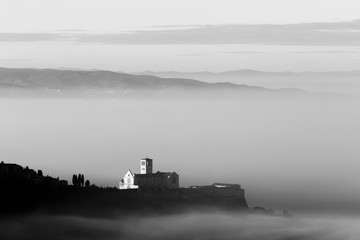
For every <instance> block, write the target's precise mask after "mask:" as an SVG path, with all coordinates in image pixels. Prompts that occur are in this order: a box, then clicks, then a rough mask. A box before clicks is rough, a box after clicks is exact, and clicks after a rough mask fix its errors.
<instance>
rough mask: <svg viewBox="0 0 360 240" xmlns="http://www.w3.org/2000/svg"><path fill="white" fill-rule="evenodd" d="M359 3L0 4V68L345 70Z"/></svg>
mask: <svg viewBox="0 0 360 240" xmlns="http://www.w3.org/2000/svg"><path fill="white" fill-rule="evenodd" d="M358 7H359V3H358V1H356V0H345V1H337V0H333V1H325V0H312V1H309V0H301V1H300V0H292V1H288V0H272V1H269V0H251V1H250V0H240V1H239V0H236V1H235V0H226V1H214V0H213V1H203V0H197V1H188V0H185V1H165V0H154V1H146V0H135V1H112V0H107V1H99V0H90V1H89V0H87V1H83V0H77V1H67V0H65V1H45V0H34V1H20V0H15V1H14V0H12V1H8V0H5V1H2V3H1V8H0V51H1V56H0V65H1V66H5V67H39V68H44V67H51V68H61V67H64V68H70V67H72V68H102V69H110V70H119V71H127V72H136V71H144V70H155V71H160V70H162V71H165V70H178V71H203V70H210V71H226V70H230V69H239V68H250V69H257V70H266V71H288V70H293V71H306V70H311V71H330V70H352V69H356V68H357V66H358V65H359V62H360V46H359V45H360V44H359V42H360V21H359V20H357V19H359V18H360V16H359V14H358V11H357V9H358ZM299 53H300V54H299ZM154 60H155V61H154ZM195 63H196V64H195Z"/></svg>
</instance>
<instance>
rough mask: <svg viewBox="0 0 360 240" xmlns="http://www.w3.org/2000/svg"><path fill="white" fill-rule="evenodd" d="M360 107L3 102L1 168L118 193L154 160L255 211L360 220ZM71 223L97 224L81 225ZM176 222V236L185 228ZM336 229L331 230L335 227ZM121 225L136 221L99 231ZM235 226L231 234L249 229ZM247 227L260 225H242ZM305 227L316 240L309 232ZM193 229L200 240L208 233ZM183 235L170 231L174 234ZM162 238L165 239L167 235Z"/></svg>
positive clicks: (307, 102)
mask: <svg viewBox="0 0 360 240" xmlns="http://www.w3.org/2000/svg"><path fill="white" fill-rule="evenodd" d="M359 107H360V106H359V101H357V100H355V99H331V98H327V99H322V98H321V97H319V98H311V99H296V100H294V99H292V98H291V97H290V96H287V97H284V98H282V99H276V100H275V99H261V100H255V99H251V100H247V99H225V98H223V99H210V98H208V99H204V98H202V99H195V98H194V99H181V98H177V99H0V159H1V160H2V161H4V162H13V163H18V164H20V165H22V166H29V167H30V168H33V169H35V170H37V169H42V170H43V172H44V174H45V175H47V174H48V175H50V176H53V177H60V179H66V180H68V181H69V182H71V177H72V175H73V174H74V173H83V174H84V175H85V178H86V179H89V180H90V182H91V183H95V184H96V185H98V186H111V187H113V186H118V182H119V181H120V179H121V178H122V177H123V174H124V173H125V172H126V171H127V170H128V169H131V170H132V171H133V172H135V173H137V172H139V160H140V159H141V158H143V157H146V156H148V157H151V158H153V159H154V170H155V171H158V170H160V171H176V172H177V173H178V174H179V175H180V185H181V186H183V187H185V186H189V185H206V184H210V183H214V182H227V183H238V184H241V186H242V187H243V188H245V195H246V199H247V201H248V203H249V205H250V206H257V205H260V206H265V207H268V208H275V209H286V210H289V211H291V212H297V211H305V212H314V211H319V212H325V213H328V212H336V213H354V212H357V213H359V212H360V207H359V202H360V192H359V189H360V180H359V174H358V172H359V169H360V162H359V159H360V148H359V142H360V125H359V124H360V112H359ZM186 217H190V218H194V216H186ZM200 217H204V216H200ZM218 217H224V216H218ZM185 219H186V218H185ZM230 219H233V216H232V217H230ZM68 220H69V221H70V222H71V221H73V222H75V223H76V224H80V225H82V224H94V223H93V222H90V223H88V222H85V223H84V220H83V219H81V218H80V219H79V218H70V219H68ZM24 221H27V220H24ZM49 221H50V222H54V221H55V222H56V221H62V220H59V219H57V218H55V219H54V218H50V220H49ZM94 221H95V220H94ZM132 221H134V220H133V219H130V220H129V222H130V223H131V222H132ZM146 221H148V220H144V222H142V224H146ZM159 221H167V220H165V219H161V220H159ZM169 221H170V222H173V224H174V225H173V226H176V223H177V221H185V220H184V219H180V220H178V219H177V218H170V220H169ZM279 221H280V224H285V226H288V224H290V226H293V225H292V222H291V223H288V222H287V221H283V220H279ZM294 221H295V220H294ZM296 221H298V220H296ZM326 221H327V222H326V224H328V223H329V224H330V225H329V228H331V224H332V222H331V221H330V220H329V221H328V220H326ZM185 222H186V221H185ZM196 222H199V221H196ZM214 222H218V221H214ZM229 222H232V221H229ZM34 224H36V221H35V222H34ZM67 224H68V223H67ZM117 224H127V221H125V222H123V223H117V222H113V221H105V222H104V225H99V228H100V229H99V231H103V229H102V227H104V228H105V229H107V228H108V227H109V226H108V225H110V226H111V227H114V226H117ZM154 224H158V223H154ZM206 224H215V223H206ZM234 224H235V225H230V226H229V228H231V229H230V232H231V230H232V229H236V228H237V226H236V224H239V223H237V222H236V223H234ZM244 224H245V225H244ZM247 224H250V225H251V224H252V223H251V221H250V223H247V221H242V222H241V223H240V225H241V226H243V225H244V226H247ZM264 224H265V223H264ZM277 224H278V222H277ZM303 224H305V225H303ZM318 224H323V223H322V222H321V221H320V222H318ZM265 225H266V224H265ZM295 225H299V226H301V229H302V228H305V229H306V228H307V227H309V228H311V229H312V230H313V231H316V229H314V228H315V226H316V225H315V226H313V225H312V224H310V223H309V222H305V223H303V222H302V221H299V222H296V224H295ZM251 226H252V227H253V228H254V229H261V228H263V227H264V226H262V225H261V224H259V225H257V224H253V225H251ZM188 227H189V228H193V229H192V230H193V231H194V234H195V235H196V232H197V231H199V230H197V228H196V227H195V226H190V225H188ZM203 227H204V228H206V227H208V225H206V226H203ZM265 227H270V226H267V225H266V226H265ZM200 228H201V226H200ZM284 228H285V227H284ZM120 229H121V228H120ZM176 229H177V228H176V227H169V229H168V230H169V232H167V233H168V234H171V233H172V231H177V230H176ZM225 229H226V228H225ZM116 231H117V230H116ZM129 231H130V230H129ZM179 231H180V230H179ZM211 231H212V230H211V228H209V234H210V233H211ZM284 231H285V230H284ZM299 231H300V232H301V230H299ZM114 234H117V232H116V233H114ZM152 234H154V235H153V236H154V238H155V236H156V234H157V233H156V232H154V233H152ZM224 234H225V233H224ZM233 234H234V235H231V236H230V235H226V237H225V235H224V236H223V237H222V239H226V238H228V239H232V238H235V237H234V236H236V234H237V233H233ZM259 234H260V235H259V236H261V234H262V232H261V231H260V232H259ZM164 236H165V235H164ZM209 236H211V234H210V235H209ZM250 239H251V238H250ZM288 239H289V238H288ZM290 239H291V238H290ZM294 239H296V238H294ZM323 239H326V238H323ZM327 239H331V238H327ZM334 239H335V238H334ZM338 239H339V238H338Z"/></svg>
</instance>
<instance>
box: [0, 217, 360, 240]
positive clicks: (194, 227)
mask: <svg viewBox="0 0 360 240" xmlns="http://www.w3.org/2000/svg"><path fill="white" fill-rule="evenodd" d="M359 224H360V220H359V219H358V218H354V217H321V218H314V217H311V218H283V217H272V216H261V215H239V214H229V213H222V212H213V213H187V214H181V215H170V216H158V217H121V214H120V217H119V218H115V219H103V218H83V217H76V216H47V215H45V216H29V217H23V218H14V219H10V220H9V219H8V220H1V225H0V238H1V239H39V240H41V239H54V240H57V239H69V240H78V239H157V240H161V239H213V240H215V239H222V240H223V239H228V240H232V239H247V240H256V239H262V240H275V239H276V240H281V239H292V240H313V239H316V240H338V239H342V240H352V239H357V237H358V236H359V235H360V230H359V228H358V226H359Z"/></svg>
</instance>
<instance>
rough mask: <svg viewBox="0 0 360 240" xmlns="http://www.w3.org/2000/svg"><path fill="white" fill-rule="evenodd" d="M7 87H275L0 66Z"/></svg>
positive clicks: (115, 90) (100, 90) (91, 91)
mask: <svg viewBox="0 0 360 240" xmlns="http://www.w3.org/2000/svg"><path fill="white" fill-rule="evenodd" d="M10 89H12V90H21V91H27V92H29V91H32V90H34V91H35V90H36V91H37V92H44V91H45V92H48V93H56V94H61V93H65V92H73V93H74V92H77V93H79V92H80V93H81V94H82V95H119V94H120V95H123V94H130V93H138V92H144V91H146V92H153V93H156V92H171V91H184V90H185V91H186V92H189V91H190V92H191V91H192V90H194V91H202V92H208V91H211V92H214V91H215V92H216V91H232V92H237V91H251V92H267V91H275V90H270V89H266V88H263V87H255V86H249V85H245V84H234V83H229V82H217V83H207V82H202V81H199V80H193V79H185V78H161V77H157V76H151V75H147V74H144V75H131V74H127V73H120V72H112V71H105V70H58V69H29V68H0V93H2V92H4V91H5V90H10ZM282 91H283V90H282ZM294 91H295V90H294Z"/></svg>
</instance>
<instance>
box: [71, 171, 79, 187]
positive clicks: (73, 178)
mask: <svg viewBox="0 0 360 240" xmlns="http://www.w3.org/2000/svg"><path fill="white" fill-rule="evenodd" d="M72 183H73V185H74V186H77V185H78V178H77V176H76V174H74V175H73V177H72Z"/></svg>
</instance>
